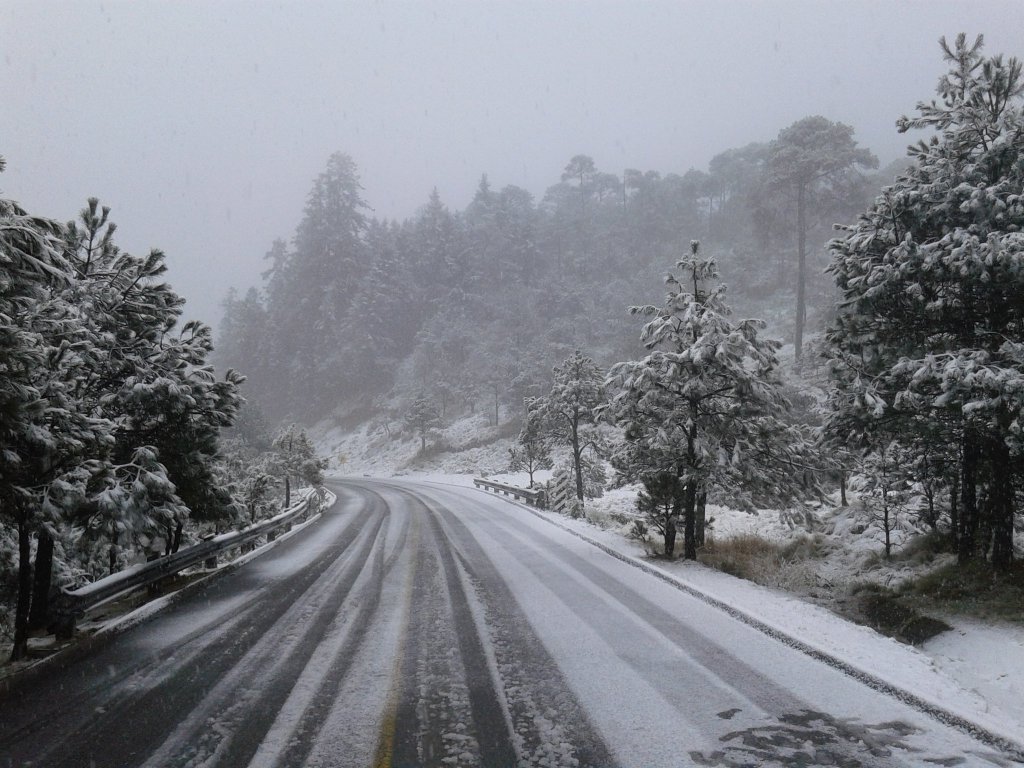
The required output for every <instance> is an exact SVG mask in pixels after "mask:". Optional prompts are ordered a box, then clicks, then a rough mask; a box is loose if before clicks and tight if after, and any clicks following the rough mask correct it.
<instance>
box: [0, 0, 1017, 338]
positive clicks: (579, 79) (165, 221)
mask: <svg viewBox="0 0 1024 768" xmlns="http://www.w3.org/2000/svg"><path fill="white" fill-rule="evenodd" d="M960 31H965V32H967V33H968V34H970V35H971V36H973V35H974V34H976V33H984V35H985V38H986V50H987V52H989V53H996V52H1003V53H1006V54H1011V55H1017V56H1022V55H1024V2H1021V0H962V1H959V2H940V1H939V0H921V1H920V2H899V1H897V0H883V1H880V2H866V1H864V0H847V1H842V0H830V1H826V0H820V1H818V2H789V1H781V0H780V1H777V2H770V1H769V0H759V1H757V2H738V1H736V2H729V1H728V0H716V1H714V2H694V1H692V0H677V1H676V2H642V0H631V1H629V2H625V1H623V2H557V1H554V0H548V1H546V2H522V1H517V2H468V1H466V2H415V3H396V2H345V3H342V2H325V3H311V2H302V3H298V2H295V3H270V2H252V1H249V2H216V1H211V0H203V2H198V1H197V2H153V1H147V2H132V3H129V2H109V1H106V2H70V1H69V2H62V3H46V2H37V1H35V0H34V1H33V2H23V3H21V2H19V3H12V2H9V0H0V56H2V57H3V60H2V62H0V154H2V155H4V156H5V157H6V159H7V164H8V169H7V172H6V173H4V174H3V175H2V176H0V194H2V195H3V196H4V197H8V198H13V199H15V200H18V201H19V202H21V203H22V205H24V206H25V207H27V208H28V209H29V210H30V212H32V213H35V214H39V215H46V216H50V217H52V218H56V219H60V220H67V219H69V218H72V217H73V216H75V215H76V213H77V211H78V210H79V209H80V208H81V207H82V206H83V204H84V202H85V200H86V198H87V197H89V196H97V197H99V198H100V199H101V201H102V202H103V203H105V204H107V205H110V206H111V207H112V208H113V213H112V218H113V219H114V220H115V221H117V222H118V226H119V233H120V234H119V242H120V244H121V246H122V247H123V248H125V249H126V250H129V251H132V252H138V253H141V252H144V251H147V250H148V249H149V248H151V247H159V248H162V249H163V250H164V251H166V252H167V254H168V259H169V263H170V265H171V269H170V280H171V282H172V283H173V284H174V286H175V287H176V288H177V289H178V290H179V291H180V292H182V293H183V294H184V295H185V296H186V297H187V298H188V300H189V306H188V308H187V312H186V314H187V315H188V316H189V317H198V318H201V319H203V320H205V321H207V322H210V323H212V324H214V325H216V323H217V321H218V320H219V319H220V308H219V304H220V301H221V299H222V298H223V296H224V294H225V292H226V290H227V288H228V287H229V286H231V285H235V286H238V287H242V288H244V287H247V286H248V285H251V284H253V283H256V282H258V280H259V277H258V273H259V271H260V270H262V269H263V262H262V257H263V254H264V253H265V252H266V251H267V250H268V248H269V246H270V244H271V242H272V240H273V239H274V238H275V237H285V238H290V237H291V235H292V233H293V231H294V228H295V225H296V224H297V223H298V220H299V218H300V217H301V214H302V207H303V203H304V201H305V197H306V194H307V192H308V191H309V188H310V185H311V182H312V180H313V179H314V178H315V177H316V175H317V174H318V173H320V171H322V170H323V168H324V166H325V164H326V161H327V158H328V156H329V155H330V154H331V153H332V152H335V151H339V150H340V151H342V152H346V153H348V154H349V155H351V156H352V158H353V159H354V160H355V162H356V164H357V165H358V166H359V169H360V173H361V177H362V183H363V186H364V188H365V198H366V200H367V202H368V203H369V204H370V205H371V206H372V207H373V208H374V210H375V211H376V213H377V215H379V216H381V217H385V216H386V217H399V218H404V217H407V216H410V215H412V214H414V213H415V211H416V209H417V208H418V207H419V206H420V205H422V204H423V203H424V202H425V201H426V199H427V196H428V194H429V192H430V190H431V188H432V187H434V186H437V187H438V189H439V191H440V193H441V196H442V199H443V200H444V201H445V202H446V203H448V204H449V205H450V206H451V207H453V208H462V207H464V206H465V205H466V203H467V202H468V201H469V200H470V198H471V197H472V194H473V190H474V189H475V187H476V185H477V182H478V181H479V178H480V175H481V174H482V173H485V172H486V173H487V174H488V175H489V177H490V180H491V183H492V185H493V186H495V187H501V186H504V185H506V184H516V185H519V186H523V187H525V188H527V189H529V190H530V191H531V192H533V193H534V195H536V196H537V197H540V196H541V195H542V194H543V191H544V189H545V188H546V187H547V186H549V185H551V184H552V183H555V182H556V181H558V177H559V174H560V173H561V170H562V168H563V167H564V166H565V164H566V162H567V161H568V159H569V158H570V157H571V156H572V155H574V154H579V153H583V154H588V155H591V156H592V157H593V158H594V159H595V161H596V164H597V166H598V168H599V169H600V170H602V171H607V172H612V173H621V172H622V170H623V169H624V168H639V169H641V170H657V171H660V172H662V173H667V172H678V173H682V172H685V171H686V170H687V169H688V168H691V167H696V168H702V169H703V168H706V165H707V162H708V160H709V159H710V158H711V157H713V156H714V155H716V154H717V153H719V152H721V151H722V150H725V149H728V148H730V147H736V146H741V145H743V144H746V143H748V142H751V141H767V140H770V139H771V138H773V137H774V136H775V135H776V134H777V133H778V131H779V130H780V129H781V128H784V127H785V126H787V125H789V124H791V123H792V122H794V121H796V120H798V119H800V118H802V117H805V116H807V115H811V114H821V115H824V116H826V117H828V118H829V119H832V120H841V121H843V122H846V123H850V124H851V125H853V126H854V128H855V129H856V137H857V138H858V140H859V141H860V142H861V143H862V144H864V145H866V146H868V147H870V148H871V149H872V150H873V151H874V152H875V153H876V154H878V155H879V157H880V159H881V160H882V162H883V163H885V162H887V161H890V160H893V159H895V158H897V157H900V156H902V155H903V154H904V148H905V146H906V144H907V143H908V138H907V137H906V136H902V135H899V134H897V133H896V131H895V128H894V125H893V123H894V121H895V120H896V118H897V117H898V116H899V115H901V114H906V113H909V112H911V111H912V110H913V107H914V104H915V103H916V102H917V101H919V100H921V99H928V98H931V96H932V95H933V93H934V87H935V83H936V81H937V79H938V77H939V75H940V74H941V73H942V72H943V71H944V64H943V62H942V61H941V57H940V51H939V48H938V45H937V41H938V38H939V37H940V36H941V35H947V36H948V37H954V36H955V35H956V33H957V32H960Z"/></svg>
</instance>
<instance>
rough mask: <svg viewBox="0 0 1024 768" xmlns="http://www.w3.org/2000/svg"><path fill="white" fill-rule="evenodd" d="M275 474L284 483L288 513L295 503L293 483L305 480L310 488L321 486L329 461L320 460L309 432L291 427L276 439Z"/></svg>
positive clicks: (292, 425) (272, 461) (273, 468)
mask: <svg viewBox="0 0 1024 768" xmlns="http://www.w3.org/2000/svg"><path fill="white" fill-rule="evenodd" d="M273 450H274V456H273V459H272V460H271V468H272V471H273V472H274V473H275V474H277V475H278V476H280V477H281V478H282V479H283V480H284V506H285V509H287V508H288V507H290V506H291V503H292V481H293V480H303V481H305V482H306V483H307V484H308V485H311V486H317V485H321V484H322V483H323V481H324V478H323V471H324V470H325V469H327V459H322V458H320V457H318V456H317V454H316V449H315V448H314V447H313V443H312V442H311V441H310V439H309V436H308V435H306V431H305V430H303V429H300V428H299V427H298V426H296V425H295V424H289V425H288V426H287V427H285V428H283V429H281V430H280V431H279V432H278V433H277V435H276V436H275V437H274V443H273Z"/></svg>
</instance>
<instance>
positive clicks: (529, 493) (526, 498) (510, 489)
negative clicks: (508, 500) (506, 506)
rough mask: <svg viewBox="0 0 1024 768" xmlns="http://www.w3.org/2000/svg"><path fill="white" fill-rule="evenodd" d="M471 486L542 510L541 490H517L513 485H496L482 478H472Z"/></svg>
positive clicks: (542, 496)
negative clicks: (509, 497)
mask: <svg viewBox="0 0 1024 768" xmlns="http://www.w3.org/2000/svg"><path fill="white" fill-rule="evenodd" d="M473 485H475V486H476V487H477V488H482V489H483V490H485V491H493V492H494V493H500V494H501V495H502V496H511V497H512V498H514V499H516V500H517V501H523V502H526V503H527V504H529V505H530V506H531V507H538V508H539V509H544V505H545V496H546V494H545V493H544V491H542V490H540V491H534V490H530V489H528V488H519V487H518V486H515V485H508V484H507V483H496V482H494V481H493V480H488V479H486V478H483V477H474V478H473Z"/></svg>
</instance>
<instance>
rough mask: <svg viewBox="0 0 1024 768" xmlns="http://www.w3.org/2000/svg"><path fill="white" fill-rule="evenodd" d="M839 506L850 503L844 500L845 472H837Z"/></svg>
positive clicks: (846, 505) (845, 505)
mask: <svg viewBox="0 0 1024 768" xmlns="http://www.w3.org/2000/svg"><path fill="white" fill-rule="evenodd" d="M839 506H841V507H848V506H850V503H849V502H848V501H847V500H846V472H840V473H839Z"/></svg>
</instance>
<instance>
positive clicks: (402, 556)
mask: <svg viewBox="0 0 1024 768" xmlns="http://www.w3.org/2000/svg"><path fill="white" fill-rule="evenodd" d="M335 487H336V488H337V489H338V499H339V501H338V504H337V505H336V506H335V508H334V509H332V510H329V511H328V512H325V513H324V517H323V518H322V520H321V521H320V522H319V523H318V524H317V525H314V526H311V527H310V528H308V529H306V530H305V531H303V532H301V533H300V534H298V535H296V536H294V537H293V538H292V539H290V540H289V541H287V542H284V544H283V545H281V546H279V547H277V548H275V549H274V550H271V551H269V552H267V553H266V554H265V555H264V556H263V557H262V558H259V559H257V560H256V561H254V562H251V563H248V564H247V565H246V566H245V567H242V568H238V569H236V570H235V571H233V572H232V573H228V574H226V575H224V576H223V577H221V578H219V579H217V580H216V581H214V582H212V583H211V584H210V585H209V586H208V588H206V590H205V591H203V592H202V593H200V594H197V595H196V596H194V599H189V600H184V599H183V600H182V601H180V602H179V603H178V604H176V605H174V606H171V607H169V608H168V609H167V610H166V611H165V612H163V613H161V614H158V615H156V616H153V617H151V618H150V619H149V620H148V621H146V622H145V623H142V624H140V625H138V626H136V627H134V628H133V629H131V630H129V631H127V632H125V633H124V634H123V635H121V636H120V637H118V638H117V640H116V641H115V642H111V643H109V644H108V645H107V646H105V647H101V648H100V649H98V650H97V651H96V652H95V653H94V654H93V655H91V656H89V657H87V658H85V659H80V660H78V661H69V662H68V668H67V669H61V668H59V667H54V668H53V669H52V670H51V672H52V674H51V676H50V677H49V678H46V677H44V678H42V679H40V680H38V681H36V682H35V683H34V684H33V685H32V686H29V687H26V688H25V689H23V690H21V691H20V693H19V697H20V698H18V697H16V698H15V699H14V700H7V701H3V702H0V704H2V706H3V708H4V713H5V717H4V719H3V720H2V721H0V765H12V766H14V765H29V764H32V765H48V766H52V768H60V767H61V766H67V767H69V768H70V767H71V766H80V765H95V766H97V767H102V766H124V767H125V768H127V767H129V766H140V765H149V766H157V765H159V766H210V768H213V766H223V767H226V766H263V767H264V768H270V767H271V766H295V765H308V766H325V767H326V766H342V767H343V768H348V767H350V766H351V767H353V768H354V767H355V766H375V767H376V766H390V765H431V766H464V767H465V768H469V767H470V766H480V765H486V766H487V767H488V768H496V767H497V766H517V768H518V767H520V766H522V767H526V766H538V767H540V766H546V767H548V768H562V767H563V766H565V767H566V768H571V767H573V766H575V767H577V768H584V767H585V766H591V767H592V768H608V767H609V766H636V767H637V768H659V767H660V766H673V767H674V766H683V765H707V766H736V765H761V766H780V767H781V766H785V765H794V764H800V765H808V766H809V765H845V766H920V765H935V764H939V765H979V764H990V765H999V766H1003V765H1010V764H1011V763H1010V761H1009V760H1008V759H1007V758H1006V757H1005V755H1000V754H999V753H998V752H997V751H996V750H994V749H992V748H990V747H987V746H985V745H983V744H981V743H980V742H978V741H975V740H974V739H972V738H970V737H968V736H966V735H965V734H963V733H962V732H960V731H957V730H955V729H951V728H948V727H945V726H943V725H941V724H939V723H937V722H936V721H935V720H933V719H931V718H929V717H927V716H925V715H922V714H920V713H919V712H918V711H916V710H914V709H912V708H909V707H907V706H906V705H904V704H902V703H900V702H899V701H897V700H896V699H894V698H892V697H888V696H885V695H880V694H879V693H877V692H876V691H873V690H871V689H870V688H868V687H866V686H864V685H862V684H861V683H859V682H857V681H855V680H853V679H851V678H850V677H849V676H847V675H844V674H842V673H841V672H839V671H837V670H835V669H833V668H831V667H829V666H827V665H825V664H822V663H820V662H818V661H814V660H812V659H810V658H808V657H807V656H806V655H805V654H802V653H800V652H799V651H797V650H794V649H793V648H791V647H788V646H787V645H784V644H782V643H780V642H778V641H776V640H774V639H772V638H770V637H768V636H766V635H765V634H764V633H762V632H759V631H757V630H756V629H754V628H752V627H750V626H748V625H746V624H744V623H742V622H739V621H737V620H736V619H734V618H732V617H731V616H729V615H728V614H726V613H725V612H723V611H721V610H719V609H717V608H715V607H713V606H711V605H708V604H707V603H706V602H703V601H701V600H699V599H696V598H694V597H693V596H690V595H687V594H685V593H683V592H681V591H680V590H679V589H677V588H675V587H673V586H672V585H670V584H668V583H665V582H664V581H661V580H659V579H657V578H654V577H652V576H651V575H650V574H648V573H645V572H643V571H641V570H638V569H637V568H635V567H632V566H631V565H629V564H628V563H626V562H623V561H622V560H620V559H616V558H614V557H612V556H610V555H609V554H608V553H606V552H604V551H601V550H600V549H598V548H597V547H595V546H593V545H592V544H590V543H587V542H586V541H583V540H582V539H580V538H579V537H577V536H575V535H573V534H572V533H570V532H568V531H565V530H562V529H560V528H558V527H556V526H554V525H552V524H551V523H550V522H549V521H547V520H544V519H542V518H541V517H539V516H538V515H537V514H535V513H534V512H532V511H530V510H527V509H525V508H522V507H519V506H516V505H511V504H508V503H506V502H504V501H502V500H499V499H497V498H495V497H491V496H487V495H485V494H482V493H480V492H477V491H475V490H472V489H467V488H460V487H455V486H451V485H441V484H436V483H435V484H425V483H403V482H395V481H373V480H350V481H339V482H338V483H336V485H335ZM705 586H708V587H709V588H710V587H714V586H715V585H705ZM754 594H756V593H754V592H750V591H748V592H745V593H743V591H742V590H737V592H736V594H735V595H730V596H729V599H730V600H733V599H735V600H736V601H738V602H742V601H743V600H750V599H752V598H751V597H750V596H751V595H754ZM765 602H768V601H765ZM746 607H747V609H749V610H751V611H753V610H754V609H755V608H757V607H758V606H757V605H752V604H748V605H747V606H746ZM792 618H793V619H794V621H796V619H797V618H799V619H800V620H802V621H805V625H801V626H800V627H799V628H800V630H801V631H804V630H805V629H806V630H807V631H808V632H810V633H812V634H813V632H814V631H816V628H820V624H819V623H818V622H816V621H810V620H807V618H806V616H805V615H804V614H802V613H800V612H799V611H798V610H796V609H794V613H793V614H792ZM794 626H795V625H794ZM791 628H792V627H791ZM834 630H835V632H836V633H837V634H839V635H842V632H841V631H840V630H839V629H838V627H837V628H834ZM890 650H892V651H893V653H894V658H897V659H899V658H901V657H900V656H899V654H898V653H897V652H896V651H897V650H898V649H890ZM879 659H880V657H876V656H874V655H871V654H869V655H868V656H867V657H865V659H862V661H864V663H868V662H871V663H874V662H876V661H878V660H879ZM933 674H934V673H933ZM913 677H914V675H913V674H911V675H910V677H909V678H908V679H911V678H913ZM947 684H948V685H950V686H951V687H949V688H948V690H947V689H944V688H941V687H939V688H935V689H934V690H933V693H936V694H939V693H943V691H945V693H944V694H943V695H947V694H948V695H950V696H952V695H954V694H955V693H957V692H958V691H959V688H957V687H956V686H955V684H953V683H952V682H950V681H948V680H947V681H946V682H944V683H943V685H947Z"/></svg>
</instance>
